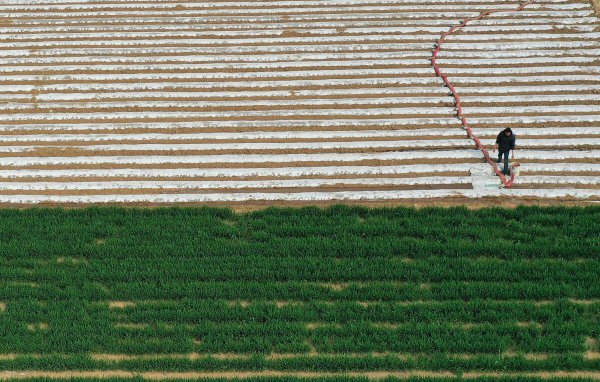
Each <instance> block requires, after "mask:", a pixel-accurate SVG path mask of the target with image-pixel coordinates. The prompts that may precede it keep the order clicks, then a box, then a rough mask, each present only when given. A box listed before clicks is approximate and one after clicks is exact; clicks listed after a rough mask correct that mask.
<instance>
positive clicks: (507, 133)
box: [494, 127, 516, 175]
mask: <svg viewBox="0 0 600 382" xmlns="http://www.w3.org/2000/svg"><path fill="white" fill-rule="evenodd" d="M515 141H516V137H515V135H514V134H513V132H512V130H511V129H510V128H508V127H507V128H506V129H504V130H502V131H501V132H500V134H498V137H497V138H496V144H495V145H494V151H496V149H498V162H497V163H502V157H504V169H503V170H502V173H503V174H504V175H508V153H509V152H510V151H511V150H512V159H515V153H514V150H515Z"/></svg>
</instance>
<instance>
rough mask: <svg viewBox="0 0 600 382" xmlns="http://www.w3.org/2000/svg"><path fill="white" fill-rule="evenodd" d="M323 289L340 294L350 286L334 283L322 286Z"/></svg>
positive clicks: (348, 284)
mask: <svg viewBox="0 0 600 382" xmlns="http://www.w3.org/2000/svg"><path fill="white" fill-rule="evenodd" d="M323 286H324V287H327V288H329V289H331V290H332V291H334V292H341V291H343V290H344V289H346V288H348V287H349V286H350V283H334V284H323Z"/></svg>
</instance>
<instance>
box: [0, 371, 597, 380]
mask: <svg viewBox="0 0 600 382" xmlns="http://www.w3.org/2000/svg"><path fill="white" fill-rule="evenodd" d="M132 377H141V378H144V379H149V380H164V379H179V380H181V379H190V380H191V379H204V378H219V379H234V378H238V379H246V378H257V377H276V378H286V377H287V378H292V377H296V378H324V377H325V378H327V377H354V378H356V377H363V378H367V379H371V380H381V379H386V378H390V377H393V378H398V379H409V378H419V377H420V378H455V377H457V375H456V374H455V373H453V372H450V371H423V370H412V371H373V372H347V373H319V372H307V371H303V372H282V371H272V370H265V371H248V372H241V371H226V372H182V373H178V372H142V373H136V372H130V371H124V370H110V371H19V372H15V371H2V372H0V379H2V380H11V379H30V378H51V379H71V378H101V379H107V378H132ZM461 377H462V378H463V379H475V378H486V377H488V378H502V377H513V378H514V377H527V378H536V377H537V378H540V379H551V378H588V379H592V380H597V379H600V372H596V371H554V372H527V373H502V372H468V373H464V374H462V375H461Z"/></svg>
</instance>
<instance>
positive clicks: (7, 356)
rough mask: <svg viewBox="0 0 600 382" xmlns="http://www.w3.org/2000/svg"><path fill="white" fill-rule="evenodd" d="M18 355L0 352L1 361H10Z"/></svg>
mask: <svg viewBox="0 0 600 382" xmlns="http://www.w3.org/2000/svg"><path fill="white" fill-rule="evenodd" d="M16 358H17V355H16V354H12V353H11V354H0V361H10V360H13V359H16Z"/></svg>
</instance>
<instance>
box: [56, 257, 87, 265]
mask: <svg viewBox="0 0 600 382" xmlns="http://www.w3.org/2000/svg"><path fill="white" fill-rule="evenodd" d="M56 263H58V264H73V265H77V264H85V263H87V260H86V259H82V258H76V257H64V256H60V257H57V258H56Z"/></svg>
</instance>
